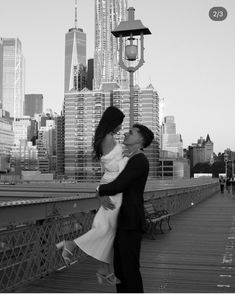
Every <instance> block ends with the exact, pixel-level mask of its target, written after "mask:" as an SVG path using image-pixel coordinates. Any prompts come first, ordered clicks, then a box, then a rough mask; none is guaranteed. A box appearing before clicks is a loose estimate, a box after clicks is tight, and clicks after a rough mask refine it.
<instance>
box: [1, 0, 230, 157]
mask: <svg viewBox="0 0 235 294" xmlns="http://www.w3.org/2000/svg"><path fill="white" fill-rule="evenodd" d="M35 3H36V4H37V5H36V6H35ZM148 4H149V5H148V6H146V4H145V3H143V1H141V0H132V1H131V0H129V1H128V7H130V6H134V8H135V9H136V12H135V13H136V19H141V20H142V22H143V24H144V25H145V26H147V27H148V28H149V29H150V31H151V32H152V35H151V36H147V37H146V38H145V49H146V50H145V61H146V63H145V64H144V66H143V67H142V68H141V69H140V70H139V72H138V74H137V83H138V84H139V85H140V86H141V87H146V86H147V85H148V84H149V83H152V84H153V86H154V87H155V89H156V90H157V91H158V93H159V96H160V98H164V100H165V112H164V116H166V115H173V116H174V117H175V121H176V124H177V133H180V134H181V135H182V139H183V145H184V148H187V146H188V145H191V143H194V142H195V141H196V140H197V138H199V137H200V136H202V137H206V135H207V133H209V135H210V138H211V140H212V141H213V142H214V150H215V152H216V153H218V152H223V151H224V149H226V148H227V147H230V148H231V149H232V150H235V135H234V133H232V132H231V131H230V133H231V134H228V130H229V129H232V127H233V107H234V106H235V104H234V99H233V98H235V89H234V87H233V86H232V81H233V79H234V76H235V72H234V71H235V56H234V52H235V40H234V38H233V35H234V32H235V16H234V14H235V3H234V1H233V0H224V1H223V3H222V5H221V3H220V1H219V0H217V1H216V0H213V1H211V2H210V3H205V1H204V0H192V1H190V3H189V1H186V0H179V1H177V4H176V2H175V1H173V0H168V1H164V3H162V2H161V1H159V0H149V1H148ZM214 6H223V7H225V8H226V10H227V11H228V16H227V19H226V20H225V21H222V22H215V21H212V20H211V19H210V18H209V10H210V9H211V7H214ZM35 7H37V11H36V12H35ZM55 8H56V9H55ZM94 8H95V4H94V1H93V0H80V1H78V27H79V28H82V29H83V30H84V32H85V33H86V35H87V54H86V55H87V59H89V58H93V57H94ZM149 8H151V9H149ZM0 11H1V12H2V14H1V15H0V16H1V17H0V25H1V28H2V30H1V36H0V37H2V38H17V37H18V38H19V39H20V41H21V42H22V52H23V55H24V57H25V60H26V81H25V82H26V91H25V93H26V94H31V93H42V94H43V96H44V105H45V109H46V108H52V109H53V110H54V111H56V112H58V113H59V112H60V110H61V109H62V103H63V99H64V40H65V34H66V32H67V31H68V29H69V28H72V27H74V0H69V1H68V0H66V1H65V0H62V1H60V3H59V4H58V1H55V0H50V1H49V3H48V1H45V0H42V1H40V2H36V1H31V0H21V1H19V0H18V1H16V0H2V1H1V3H0ZM88 16H89V18H88Z"/></svg>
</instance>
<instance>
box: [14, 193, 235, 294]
mask: <svg viewBox="0 0 235 294" xmlns="http://www.w3.org/2000/svg"><path fill="white" fill-rule="evenodd" d="M171 225H172V231H168V230H167V229H166V230H165V233H164V234H160V233H159V234H157V236H156V240H150V239H147V238H144V239H143V243H142V251H141V272H142V277H143V282H144V289H145V292H147V293H159V292H160V293H167V292H174V293H192V292H194V293H195V292H196V293H199V292H201V293H202V292H203V293H216V292H217V293H222V292H226V293H234V292H235V279H234V277H235V249H234V246H235V195H234V196H233V195H231V194H228V193H226V192H225V193H224V194H220V193H217V194H215V195H214V196H212V197H211V198H209V199H207V200H205V201H203V202H201V203H199V204H197V205H195V206H192V208H191V209H188V210H186V211H184V212H182V213H180V214H178V215H175V216H173V217H172V219H171ZM96 267H97V262H96V261H95V260H93V259H92V258H90V257H88V258H83V259H82V260H80V261H78V262H77V263H75V264H73V265H72V266H71V267H69V268H64V269H62V270H60V271H57V272H54V273H52V274H51V275H50V276H48V277H45V278H43V279H40V280H37V281H34V282H32V283H31V284H29V285H27V286H24V287H22V288H20V289H17V291H16V292H25V293H38V292H41V293H55V292H56V293H59V292H66V293H81V292H83V293H88V292H89V293H97V292H101V293H105V292H115V287H113V286H107V285H98V284H97V282H96V278H95V272H96Z"/></svg>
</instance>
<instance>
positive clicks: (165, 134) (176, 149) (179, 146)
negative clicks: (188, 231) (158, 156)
mask: <svg viewBox="0 0 235 294" xmlns="http://www.w3.org/2000/svg"><path fill="white" fill-rule="evenodd" d="M161 145H162V146H161V149H162V150H164V151H168V152H170V153H171V157H178V158H182V157H183V141H182V138H181V135H180V134H176V124H175V118H174V116H170V115H169V116H166V117H164V122H163V124H162V133H161ZM170 153H169V154H170Z"/></svg>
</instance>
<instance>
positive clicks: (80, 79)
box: [64, 1, 86, 93]
mask: <svg viewBox="0 0 235 294" xmlns="http://www.w3.org/2000/svg"><path fill="white" fill-rule="evenodd" d="M84 87H86V34H85V33H84V32H83V30H82V29H80V28H78V27H77V1H76V2H75V26H74V28H71V29H69V31H68V33H66V35H65V73H64V92H65V93H66V92H69V91H71V90H77V91H80V90H82V89H83V88H84Z"/></svg>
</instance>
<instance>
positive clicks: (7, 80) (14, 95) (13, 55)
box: [0, 38, 25, 119]
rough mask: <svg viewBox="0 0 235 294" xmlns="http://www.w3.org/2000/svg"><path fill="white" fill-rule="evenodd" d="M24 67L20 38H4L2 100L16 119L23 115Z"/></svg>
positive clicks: (0, 57)
mask: <svg viewBox="0 0 235 294" xmlns="http://www.w3.org/2000/svg"><path fill="white" fill-rule="evenodd" d="M24 69H25V64H24V56H23V54H22V47H21V42H20V40H19V39H18V38H17V39H16V38H3V39H2V40H1V42H0V77H1V78H0V101H1V105H2V108H3V109H4V110H7V111H8V112H9V113H10V117H12V118H14V119H15V118H18V117H22V116H23V106H24V81H25V76H24V75H25V70H24Z"/></svg>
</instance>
